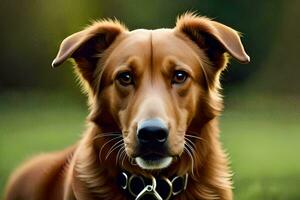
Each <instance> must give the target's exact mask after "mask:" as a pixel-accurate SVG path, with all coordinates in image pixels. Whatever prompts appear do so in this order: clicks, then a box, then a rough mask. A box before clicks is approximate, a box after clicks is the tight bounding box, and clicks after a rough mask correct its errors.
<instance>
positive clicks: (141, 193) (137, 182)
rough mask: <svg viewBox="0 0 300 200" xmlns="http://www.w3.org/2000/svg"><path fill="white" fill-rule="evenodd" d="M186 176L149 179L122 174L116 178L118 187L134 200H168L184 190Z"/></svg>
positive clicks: (152, 177) (186, 180) (126, 173)
mask: <svg viewBox="0 0 300 200" xmlns="http://www.w3.org/2000/svg"><path fill="white" fill-rule="evenodd" d="M187 182H188V174H185V175H183V176H175V177H173V178H171V179H168V178H167V177H164V176H162V177H154V176H151V177H150V178H146V177H142V176H138V175H135V174H129V173H128V172H122V173H120V174H119V177H118V184H119V186H120V187H121V188H122V189H123V190H124V191H125V192H126V193H127V194H128V196H129V197H130V199H134V200H169V199H170V198H171V197H172V196H176V195H178V194H180V193H182V192H183V191H185V190H186V187H187Z"/></svg>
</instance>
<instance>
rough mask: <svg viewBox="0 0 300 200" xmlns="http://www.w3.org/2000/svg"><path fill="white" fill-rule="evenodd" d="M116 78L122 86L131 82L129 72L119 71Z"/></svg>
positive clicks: (131, 77) (131, 78)
mask: <svg viewBox="0 0 300 200" xmlns="http://www.w3.org/2000/svg"><path fill="white" fill-rule="evenodd" d="M117 80H118V81H119V83H120V84H121V85H123V86H128V85H132V84H133V76H132V74H131V72H121V73H119V74H118V75H117Z"/></svg>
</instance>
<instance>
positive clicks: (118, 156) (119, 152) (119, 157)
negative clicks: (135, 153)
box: [116, 145, 125, 165]
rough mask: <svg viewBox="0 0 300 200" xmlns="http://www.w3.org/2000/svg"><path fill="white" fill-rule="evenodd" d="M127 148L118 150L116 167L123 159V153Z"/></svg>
mask: <svg viewBox="0 0 300 200" xmlns="http://www.w3.org/2000/svg"><path fill="white" fill-rule="evenodd" d="M124 149H125V147H124V145H123V146H122V147H121V148H120V149H119V150H118V153H117V156H116V165H118V161H120V159H121V153H123V151H124Z"/></svg>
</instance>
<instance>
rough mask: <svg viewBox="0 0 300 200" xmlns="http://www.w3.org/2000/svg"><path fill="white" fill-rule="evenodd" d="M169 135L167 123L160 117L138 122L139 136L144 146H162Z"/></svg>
mask: <svg viewBox="0 0 300 200" xmlns="http://www.w3.org/2000/svg"><path fill="white" fill-rule="evenodd" d="M168 135H169V130H168V127H167V125H166V124H165V123H164V122H163V121H162V120H160V119H149V120H144V121H142V122H141V123H139V124H138V128H137V138H138V142H139V143H140V144H141V145H143V146H150V147H154V146H162V145H163V144H165V143H166V141H167V139H168Z"/></svg>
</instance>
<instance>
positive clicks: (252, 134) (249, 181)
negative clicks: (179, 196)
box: [0, 0, 300, 200]
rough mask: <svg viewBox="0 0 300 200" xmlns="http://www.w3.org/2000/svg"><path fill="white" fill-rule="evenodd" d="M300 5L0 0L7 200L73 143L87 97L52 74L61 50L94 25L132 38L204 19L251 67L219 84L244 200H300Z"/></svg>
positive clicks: (62, 71)
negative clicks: (10, 190)
mask: <svg viewBox="0 0 300 200" xmlns="http://www.w3.org/2000/svg"><path fill="white" fill-rule="evenodd" d="M299 9H300V1H298V0H289V1H283V0H267V1H260V0H252V1H246V0H228V1H223V0H206V1H204V0H152V1H150V0H143V1H141V0H111V1H104V0H97V1H96V0H87V1H79V0H64V1H61V0H52V1H47V2H46V1H38V0H27V1H17V0H1V5H0V16H1V19H2V20H1V32H0V36H1V37H0V40H1V45H2V48H1V49H0V56H1V67H0V197H1V193H2V191H3V187H4V184H5V182H6V180H7V178H8V176H9V174H10V173H11V172H12V170H13V169H14V168H15V167H16V166H18V165H19V164H20V163H21V162H22V161H24V160H26V159H28V158H30V157H31V156H32V155H35V154H38V153H41V152H48V151H51V150H58V149H61V148H64V147H66V146H68V145H70V144H72V143H74V142H75V141H76V140H77V139H78V138H79V137H80V134H81V132H82V131H83V130H84V127H85V125H84V120H85V116H86V115H87V107H86V106H85V105H86V104H85V97H84V95H82V94H81V93H80V90H79V87H78V86H77V84H76V80H75V78H74V75H73V72H72V69H71V64H70V63H66V64H64V66H62V67H61V68H58V69H55V70H54V69H51V67H50V64H51V62H52V59H53V58H54V57H55V55H56V52H57V50H58V46H59V44H60V42H61V41H62V39H64V38H65V37H66V36H68V35H70V34H72V33H74V32H76V31H79V30H81V29H82V28H83V27H84V26H85V25H86V24H88V23H89V21H90V20H93V19H99V18H103V17H116V18H118V19H120V20H121V21H122V22H124V23H125V24H126V25H127V26H128V27H129V28H130V29H136V28H151V29H154V28H159V27H173V26H174V23H175V18H176V16H177V15H178V14H181V13H183V12H185V11H197V12H198V13H199V14H201V15H206V16H209V17H212V18H214V19H215V20H217V21H220V22H222V23H224V24H227V25H229V26H231V27H233V28H235V29H236V30H238V31H240V32H242V33H243V36H244V37H243V39H242V40H243V43H244V45H245V48H246V50H247V52H248V54H249V55H250V57H251V63H250V64H248V65H241V64H239V63H237V62H235V61H232V62H231V64H230V67H229V68H228V70H227V71H226V72H225V73H224V75H223V77H222V82H223V85H224V98H225V105H226V107H225V112H224V114H223V115H222V117H221V130H222V132H221V134H222V136H221V137H222V140H223V142H224V147H225V148H226V149H227V151H228V152H229V154H230V157H231V162H232V169H233V172H234V176H233V180H234V187H235V189H234V193H235V199H238V200H250V199H251V200H252V199H255V200H281V199H284V200H296V199H297V200H299V199H300V190H299V187H300V159H299V158H300V156H299V153H300V107H299V105H300V101H299V100H300V78H299V77H300V66H299V52H300V47H299V46H300V26H299V21H298V19H299V18H300V12H299Z"/></svg>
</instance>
